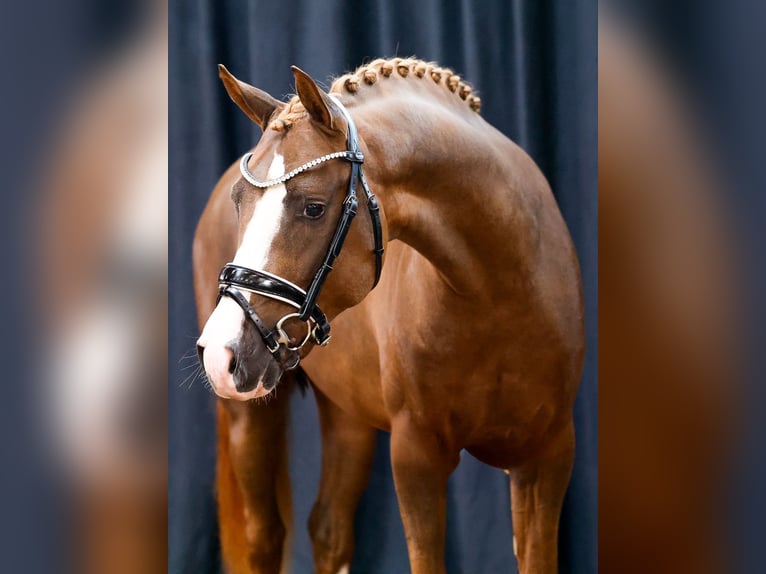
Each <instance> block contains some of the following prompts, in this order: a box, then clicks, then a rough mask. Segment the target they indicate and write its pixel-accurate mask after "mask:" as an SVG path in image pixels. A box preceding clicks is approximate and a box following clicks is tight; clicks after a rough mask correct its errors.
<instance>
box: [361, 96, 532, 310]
mask: <svg viewBox="0 0 766 574" xmlns="http://www.w3.org/2000/svg"><path fill="white" fill-rule="evenodd" d="M457 103H458V104H463V102H457ZM463 106H464V108H465V109H458V110H455V109H451V108H449V107H447V106H443V105H428V103H427V102H426V101H423V100H422V99H417V98H416V99H409V100H408V99H406V98H401V99H394V100H392V101H389V102H386V103H385V105H382V104H381V103H378V102H371V103H369V104H362V105H361V106H360V107H359V108H358V109H357V113H356V114H355V116H356V117H358V118H359V119H358V120H357V122H358V124H359V125H360V132H361V134H362V135H363V138H364V144H365V145H366V147H367V159H366V160H365V171H366V172H368V179H370V180H371V182H373V183H372V185H373V191H374V192H375V193H376V194H377V195H378V196H379V197H380V200H381V203H382V205H383V209H384V212H385V216H386V222H387V227H388V232H389V240H393V239H399V240H401V241H403V242H404V243H406V244H408V245H410V246H411V247H413V248H414V249H416V250H417V251H418V252H419V253H420V254H422V255H423V256H425V257H426V259H428V260H429V261H430V262H431V264H433V265H434V266H435V267H436V268H437V269H438V270H439V272H440V275H441V276H442V277H443V278H444V280H445V282H446V283H447V285H448V286H449V287H450V288H451V289H452V290H453V291H456V292H458V293H459V294H465V295H469V294H477V292H479V291H481V292H483V293H484V294H486V293H487V287H488V286H492V289H493V290H497V291H501V290H506V289H507V286H508V285H509V284H512V283H514V282H516V283H518V275H517V274H516V272H517V271H518V270H519V266H523V265H526V264H527V262H528V259H529V257H530V256H531V249H530V247H531V246H530V239H531V236H533V235H534V233H532V234H530V231H531V228H532V227H533V226H534V225H535V222H534V211H535V209H534V199H533V198H530V197H527V196H526V195H525V194H523V193H521V187H520V186H517V185H516V182H518V181H519V179H520V177H521V174H519V173H518V171H517V168H518V169H524V170H526V171H528V172H529V173H530V174H531V175H532V176H535V175H539V172H538V171H537V170H536V168H535V167H534V164H532V169H531V170H530V169H529V166H528V165H526V164H527V163H529V164H531V163H532V162H531V160H530V159H529V158H528V156H526V154H524V152H523V151H521V150H520V148H518V147H517V146H515V144H513V143H512V142H511V141H510V140H508V139H507V138H506V137H505V136H503V135H502V134H501V133H500V132H498V131H497V130H495V129H494V128H492V127H491V126H490V125H489V124H487V123H486V122H485V121H484V120H482V119H481V117H480V116H479V115H478V114H476V113H475V112H472V111H471V110H470V109H468V107H467V106H465V105H464V104H463ZM539 177H540V178H541V179H542V175H539ZM538 183H539V182H538ZM542 183H543V185H546V184H545V183H544V179H542ZM530 200H532V201H530Z"/></svg>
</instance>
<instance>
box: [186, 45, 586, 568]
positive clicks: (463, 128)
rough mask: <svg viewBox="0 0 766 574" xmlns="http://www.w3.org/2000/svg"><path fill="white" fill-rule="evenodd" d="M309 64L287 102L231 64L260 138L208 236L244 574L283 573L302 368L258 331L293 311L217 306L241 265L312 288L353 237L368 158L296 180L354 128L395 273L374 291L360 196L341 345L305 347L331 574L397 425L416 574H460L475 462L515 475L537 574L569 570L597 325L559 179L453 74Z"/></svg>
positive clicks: (205, 302) (217, 370)
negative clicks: (463, 514) (460, 491)
mask: <svg viewBox="0 0 766 574" xmlns="http://www.w3.org/2000/svg"><path fill="white" fill-rule="evenodd" d="M293 72H294V75H295V81H296V91H297V95H296V96H295V97H293V98H292V99H291V100H290V101H289V102H286V103H285V102H280V101H277V100H276V99H274V98H272V97H271V96H269V95H268V94H266V93H265V92H263V91H261V90H259V89H257V88H255V87H253V86H250V85H248V84H246V83H244V82H241V81H239V80H237V79H236V78H234V76H232V75H231V74H230V73H229V72H228V71H227V70H226V69H225V68H223V67H221V68H220V75H221V78H222V80H223V83H224V86H225V87H226V90H227V91H228V93H229V95H230V96H231V98H232V99H233V100H234V102H235V103H236V104H237V105H238V106H239V107H240V108H241V109H242V111H243V112H245V114H246V115H248V116H249V117H250V119H252V120H253V121H254V122H256V123H257V124H258V125H259V126H260V127H261V128H262V129H263V137H262V138H261V140H260V142H259V143H258V145H257V146H256V147H255V148H254V150H252V157H246V158H245V160H244V161H243V162H242V163H241V165H240V162H237V164H235V165H234V166H232V167H231V168H230V169H229V170H228V171H227V172H226V173H225V174H224V176H223V177H222V178H221V180H220V181H219V183H218V185H217V186H216V188H215V190H214V192H213V195H212V197H211V198H210V201H209V203H208V205H207V207H206V209H205V212H204V214H203V216H202V219H201V221H200V224H199V227H198V229H197V234H196V237H195V243H194V264H195V288H196V293H197V304H198V311H199V317H200V326H201V327H204V328H203V330H202V335H201V336H200V339H199V341H198V350H199V352H200V359H201V360H202V362H203V364H204V368H205V371H206V373H207V375H208V379H209V381H210V383H211V385H212V388H213V389H214V390H215V392H216V393H217V394H218V395H219V396H220V397H221V400H220V401H219V406H218V415H219V419H218V448H219V450H218V476H217V481H218V496H219V512H220V522H221V524H220V527H221V541H222V548H223V554H224V560H225V563H226V565H227V567H228V568H229V569H230V571H231V572H238V573H239V572H279V571H280V564H281V555H282V554H283V552H284V546H285V545H284V537H285V532H286V529H287V528H288V521H287V520H286V518H285V517H286V516H287V515H288V514H289V492H288V491H287V488H288V487H287V472H286V455H285V438H284V437H285V419H286V406H287V405H286V395H287V394H288V393H287V392H286V390H284V389H283V390H282V392H280V393H279V396H278V397H277V396H276V393H277V390H276V387H277V383H278V382H279V381H280V378H281V377H282V375H283V373H284V372H285V371H286V370H287V369H288V368H289V367H292V366H293V365H292V364H291V365H286V363H285V362H283V361H281V360H280V358H279V357H280V355H279V354H278V353H275V352H273V351H272V352H269V350H268V349H267V346H266V343H265V342H264V338H263V335H262V333H263V330H261V327H263V326H265V328H266V330H267V331H268V330H269V329H272V328H275V326H276V325H277V323H278V321H279V320H280V318H281V317H284V316H285V315H287V314H289V313H292V312H293V311H294V309H293V308H292V307H291V306H290V305H289V304H287V303H285V302H284V301H282V300H275V299H274V298H270V297H264V296H261V295H259V294H256V293H253V292H251V291H248V290H247V289H239V290H237V293H239V295H241V297H240V302H237V301H236V300H235V296H236V293H235V294H234V295H231V294H230V295H229V296H224V297H221V298H220V300H219V301H218V303H216V296H217V294H218V292H219V286H218V283H217V281H216V277H217V275H218V271H219V269H220V268H221V266H223V265H224V264H226V263H227V262H228V261H232V260H233V262H234V264H236V265H239V266H242V267H246V268H248V269H254V270H257V271H263V272H266V274H270V275H271V276H272V277H276V278H283V279H286V280H289V282H290V283H291V284H293V285H294V286H297V287H299V288H300V289H304V290H306V289H308V287H309V285H310V284H311V283H312V278H314V277H315V274H316V272H317V269H319V268H320V265H321V264H322V262H323V261H326V258H325V257H326V254H327V251H328V245H329V243H330V241H331V239H332V238H333V237H334V234H336V226H337V225H338V221H339V218H340V217H341V210H342V209H343V206H344V205H345V203H346V201H345V199H347V194H348V190H349V185H350V177H352V176H350V170H349V166H350V165H351V164H350V163H349V162H348V161H343V160H344V159H348V158H347V157H339V158H337V159H330V160H327V161H322V162H314V163H312V164H310V165H309V166H308V167H307V168H306V169H304V170H300V173H297V174H296V173H295V171H296V169H295V168H297V167H298V166H303V164H306V163H307V162H310V161H311V160H314V159H315V158H320V157H323V156H325V155H327V154H332V153H335V152H343V150H345V149H346V145H347V143H348V140H350V139H351V135H350V134H349V129H351V128H352V127H353V126H352V125H351V124H354V125H355V127H356V129H357V130H358V134H359V135H358V138H359V146H360V148H361V151H362V152H363V154H364V164H363V165H364V174H365V176H366V183H368V184H369V188H370V189H371V190H372V191H373V192H374V193H375V194H376V195H377V197H378V198H379V201H380V219H381V228H382V237H383V239H384V242H385V260H384V265H383V272H382V276H381V278H380V282H379V283H378V284H377V286H375V287H374V289H373V285H374V284H375V276H376V258H375V257H374V256H373V253H372V252H373V250H374V246H375V241H374V236H375V225H374V219H373V218H371V217H368V215H367V213H366V212H367V209H366V207H365V203H366V198H365V197H364V196H361V195H360V198H359V211H360V214H359V216H357V217H356V219H354V221H353V224H352V225H351V226H350V229H349V230H348V234H347V236H346V240H345V244H344V245H343V248H342V252H341V254H340V257H339V258H338V259H337V261H335V262H334V264H333V265H332V266H333V267H334V269H333V271H332V272H331V273H329V276H328V277H327V281H326V283H325V284H324V288H323V289H322V291H321V294H320V296H319V298H318V304H319V306H320V307H321V309H322V310H324V312H325V314H326V316H327V318H328V319H329V320H330V321H331V324H332V342H331V343H330V344H329V345H328V346H327V347H326V348H320V349H317V350H315V351H313V352H311V353H310V351H311V350H312V348H313V346H316V345H315V341H314V340H310V341H309V342H308V343H307V344H306V345H305V346H303V347H302V348H301V349H300V351H298V353H299V354H300V358H301V359H302V362H301V366H302V368H303V370H304V371H305V373H306V374H307V375H308V377H309V378H310V380H311V382H312V383H313V385H314V389H315V392H316V397H317V402H318V405H319V412H320V423H321V432H322V449H323V450H322V476H321V484H320V489H319V495H318V499H317V501H316V503H315V505H314V508H313V510H312V513H311V518H310V524H309V527H310V532H311V537H312V541H313V544H314V560H315V566H316V571H317V572H318V573H320V574H322V573H328V574H335V573H337V572H346V571H347V569H348V564H349V562H350V560H351V556H352V551H353V517H354V511H355V508H356V505H357V503H358V500H359V498H360V496H361V494H362V492H363V490H364V488H365V486H366V482H367V479H368V475H369V471H370V466H371V463H372V457H373V449H374V444H375V429H382V430H384V431H388V432H390V433H391V453H390V455H391V464H392V468H393V474H394V483H395V487H396V493H397V497H398V501H399V508H400V512H401V517H402V520H403V523H404V529H405V533H406V539H407V548H408V552H409V559H410V565H411V569H412V572H413V573H415V574H423V573H433V572H444V571H445V564H444V550H445V515H446V494H447V479H448V477H449V476H450V474H451V473H452V471H453V470H454V469H455V467H456V466H457V465H458V462H459V460H460V452H461V450H463V449H465V450H467V451H468V452H470V453H471V454H472V455H474V456H475V457H477V458H478V459H479V460H481V461H484V462H485V463H487V464H490V465H492V466H495V467H498V468H501V469H505V470H507V471H508V472H509V474H510V489H511V501H512V504H511V506H512V509H511V510H512V516H513V527H514V538H515V540H514V546H515V550H516V555H517V557H518V562H519V568H520V571H521V572H522V574H531V573H537V574H541V573H553V572H556V571H557V560H558V559H557V533H558V523H559V514H560V511H561V505H562V501H563V498H564V494H565V491H566V488H567V485H568V483H569V477H570V473H571V468H572V462H573V454H574V430H573V414H572V410H573V403H574V398H575V393H576V391H577V387H578V384H579V379H580V374H581V369H582V362H583V355H584V332H583V304H582V288H581V281H580V273H579V267H578V263H577V258H576V255H575V251H574V248H573V245H572V241H571V238H570V236H569V233H568V231H567V229H566V225H565V223H564V221H563V219H562V217H561V214H560V212H559V210H558V207H557V205H556V202H555V200H554V197H553V195H552V193H551V190H550V187H549V186H548V183H547V182H546V180H545V178H544V176H543V175H542V173H541V172H540V170H539V169H538V168H537V166H536V165H535V164H534V162H533V161H532V160H531V159H530V158H529V156H528V155H527V154H526V153H524V152H523V151H522V150H521V149H520V148H519V147H518V146H517V145H515V144H514V143H513V142H511V141H510V140H509V139H508V138H507V137H505V136H504V135H503V134H501V133H500V132H499V131H498V130H496V129H495V128H493V127H492V126H490V125H489V124H488V123H487V122H485V121H484V120H483V119H482V117H481V116H480V115H479V113H478V111H479V105H480V102H479V99H478V97H476V96H475V95H474V94H472V91H471V88H470V86H468V85H467V84H466V83H464V82H462V81H461V80H460V78H459V77H458V76H456V75H454V74H453V73H452V72H451V71H449V70H447V69H444V68H440V67H438V66H436V65H434V64H430V63H426V62H422V61H419V60H414V59H400V58H396V59H393V60H376V61H374V62H372V63H370V64H369V65H366V66H363V67H361V68H359V69H358V70H356V71H355V72H354V73H352V74H349V75H345V76H343V77H341V78H339V79H337V80H336V81H335V82H334V83H333V84H332V87H331V88H330V93H331V94H332V95H329V94H328V93H326V92H324V91H323V90H322V89H320V88H319V87H318V86H317V85H316V83H315V82H314V81H313V80H312V79H311V78H310V77H309V76H308V75H307V74H306V73H304V72H303V71H301V70H299V69H298V68H293ZM346 114H349V116H350V119H348V120H347V116H346ZM347 138H348V139H347ZM338 155H342V154H338ZM352 169H354V168H352ZM352 173H353V174H354V176H353V177H356V175H357V172H355V171H353V172H352ZM257 181H261V182H264V181H266V182H267V184H265V185H260V186H257V185H254V182H255V183H257ZM280 280H281V279H280ZM243 309H245V310H249V311H248V313H249V312H252V313H253V314H255V315H256V316H257V317H258V318H259V320H260V321H261V326H259V327H257V328H256V324H255V322H254V319H253V318H252V316H250V317H248V316H247V315H246V313H244V312H243ZM308 324H309V328H311V325H312V324H313V323H311V321H309V323H308ZM305 329H306V327H305V326H304V325H303V324H302V323H301V322H300V321H294V320H292V321H289V322H287V323H286V324H285V325H284V331H285V332H284V338H283V343H284V344H288V345H291V344H294V342H295V341H300V340H302V339H303V338H304V337H306V331H305ZM259 331H260V332H259ZM307 338H308V337H307ZM296 346H297V345H296ZM309 353H310V354H309ZM264 398H265V399H268V400H263V399H264ZM251 399H261V400H251ZM509 543H510V541H509Z"/></svg>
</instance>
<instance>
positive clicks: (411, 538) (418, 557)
mask: <svg viewBox="0 0 766 574" xmlns="http://www.w3.org/2000/svg"><path fill="white" fill-rule="evenodd" d="M459 461H460V455H459V451H456V450H454V449H452V448H449V447H448V446H447V445H446V444H445V441H444V440H443V437H441V436H439V435H437V434H436V433H434V432H433V431H427V430H425V429H422V428H419V427H418V426H417V425H415V424H413V422H412V421H411V419H410V418H409V416H408V415H400V416H397V417H396V418H395V419H394V421H393V425H392V428H391V465H392V467H393V471H394V484H395V486H396V495H397V498H398V500H399V512H400V513H401V515H402V522H403V523H404V533H405V535H406V538H407V551H408V553H409V558H410V568H411V570H412V574H439V573H444V572H445V564H444V541H445V530H446V519H447V479H448V478H449V475H450V474H451V473H452V471H453V470H454V469H455V467H456V466H457V464H458V462H459Z"/></svg>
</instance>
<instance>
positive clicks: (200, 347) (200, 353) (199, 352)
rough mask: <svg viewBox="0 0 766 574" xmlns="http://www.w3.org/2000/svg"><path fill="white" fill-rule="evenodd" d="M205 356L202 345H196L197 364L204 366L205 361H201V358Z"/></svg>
mask: <svg viewBox="0 0 766 574" xmlns="http://www.w3.org/2000/svg"><path fill="white" fill-rule="evenodd" d="M204 355H205V347H203V346H202V345H197V356H198V357H199V364H200V365H203V366H204V365H205V361H204V359H203V356H204Z"/></svg>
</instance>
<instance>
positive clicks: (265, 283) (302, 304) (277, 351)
mask: <svg viewBox="0 0 766 574" xmlns="http://www.w3.org/2000/svg"><path fill="white" fill-rule="evenodd" d="M330 97H331V98H332V99H333V101H334V102H335V104H336V105H337V106H338V108H339V109H340V111H341V112H342V113H343V116H344V117H345V119H346V123H347V125H348V133H347V136H346V150H345V151H342V152H334V153H331V154H327V155H324V156H322V157H319V158H316V159H314V160H311V161H309V162H307V163H305V164H303V165H301V166H299V167H297V168H295V169H293V170H292V171H290V172H288V173H286V174H285V175H283V176H281V177H279V178H276V179H273V180H269V181H265V182H261V181H258V180H256V179H255V177H254V176H253V175H252V174H251V173H250V171H249V169H248V167H247V164H248V161H249V160H250V158H251V157H252V155H253V154H252V153H247V154H245V155H244V156H243V157H242V161H241V162H240V164H239V169H240V172H241V173H242V176H243V177H244V178H245V179H246V180H247V181H248V182H249V183H251V184H252V185H254V186H256V187H259V188H266V187H271V186H273V185H278V184H280V183H283V182H285V181H287V180H289V179H291V178H293V177H295V176H296V175H298V174H299V173H302V172H303V171H306V170H307V169H311V168H313V167H315V166H317V165H320V164H322V163H324V162H326V161H330V160H333V159H342V160H345V161H348V162H349V163H350V164H351V178H350V179H349V183H348V190H347V191H346V198H345V199H344V200H343V211H342V212H341V215H340V218H339V219H338V223H337V225H336V227H335V233H334V234H333V236H332V239H331V240H330V245H329V247H328V248H327V253H326V254H325V256H324V259H323V261H322V264H321V266H320V267H319V269H318V270H317V272H316V273H315V274H314V278H313V279H312V281H311V284H310V285H309V287H308V290H306V291H304V290H303V289H301V288H300V287H298V286H297V285H295V284H294V283H291V282H290V281H288V280H286V279H284V278H282V277H279V276H278V275H274V274H273V273H269V272H267V271H262V270H258V269H249V268H247V267H242V266H240V265H234V264H232V263H229V264H227V265H225V266H224V267H223V269H222V270H221V273H220V275H219V277H218V286H219V290H218V301H220V300H221V297H229V298H231V299H232V300H234V302H235V303H237V305H239V306H240V307H241V308H242V311H244V313H245V317H247V318H248V319H249V320H250V321H251V322H252V323H253V325H254V326H255V328H256V329H257V331H258V332H259V333H260V335H261V338H262V339H263V342H264V344H265V345H266V348H267V349H268V351H269V352H270V353H271V354H272V356H273V357H274V359H275V360H276V361H277V362H278V363H279V364H281V365H282V366H283V367H284V368H285V369H286V370H290V369H294V368H296V367H297V366H298V363H300V360H301V358H300V350H301V349H302V348H303V347H304V345H306V344H307V343H308V342H309V341H311V340H313V341H314V342H315V343H316V344H317V345H320V346H325V345H326V344H327V343H328V342H329V341H330V322H329V321H328V320H327V316H326V315H325V314H324V313H323V312H322V310H321V309H320V308H319V306H318V305H317V299H318V298H319V294H320V293H321V291H322V287H323V286H324V282H325V280H326V279H327V275H329V273H330V271H332V266H333V263H334V262H335V259H336V258H337V257H338V255H340V252H341V250H342V249H343V243H344V242H345V240H346V235H347V234H348V230H349V228H350V227H351V222H352V221H353V220H354V216H355V215H356V211H357V207H358V205H359V201H358V199H357V195H356V189H357V184H358V183H361V185H362V190H363V191H364V194H365V196H366V199H367V209H368V211H369V213H370V220H371V221H372V232H373V239H374V242H375V248H374V250H373V253H374V255H375V281H374V283H373V285H372V286H373V288H374V287H375V285H377V284H378V281H379V280H380V273H381V270H382V268H383V252H384V247H383V230H382V228H381V224H380V207H379V206H378V201H377V199H376V197H375V195H374V194H373V193H372V191H370V187H369V185H367V180H366V179H365V177H364V171H363V170H362V164H363V163H364V155H363V154H362V152H361V150H360V149H359V135H358V133H357V129H356V124H355V123H354V120H353V119H351V115H350V114H349V113H348V111H347V110H346V108H345V107H344V106H343V104H341V103H340V101H339V100H338V99H337V98H336V97H335V95H333V94H330ZM240 291H248V292H250V293H255V294H256V295H261V296H263V297H268V298H270V299H275V300H277V301H281V302H283V303H287V304H288V305H291V306H292V307H294V308H295V309H296V311H295V312H294V313H288V314H287V315H284V316H283V317H282V318H281V319H279V320H278V321H277V323H276V325H275V327H274V328H273V329H269V328H268V327H267V326H266V324H265V323H264V322H263V320H262V319H261V318H260V316H259V315H258V313H257V312H256V311H255V309H253V307H252V306H251V305H250V303H249V301H248V298H247V297H245V296H244V295H243V294H242V293H241V292H240ZM216 304H217V302H216ZM290 319H297V320H299V321H304V322H305V323H306V326H307V333H306V336H305V337H304V338H303V340H302V341H301V342H300V343H299V344H298V345H293V344H292V343H291V339H290V337H289V335H288V334H287V333H286V332H285V329H284V324H285V322H286V321H288V320H290Z"/></svg>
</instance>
